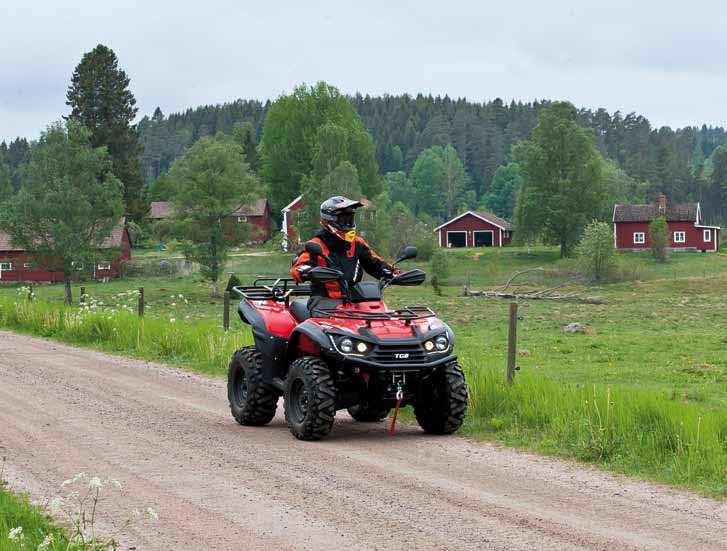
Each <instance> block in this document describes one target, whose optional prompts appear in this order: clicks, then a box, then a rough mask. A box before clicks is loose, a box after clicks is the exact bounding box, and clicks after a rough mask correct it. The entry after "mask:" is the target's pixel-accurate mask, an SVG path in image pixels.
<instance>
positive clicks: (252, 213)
mask: <svg viewBox="0 0 727 551" xmlns="http://www.w3.org/2000/svg"><path fill="white" fill-rule="evenodd" d="M171 212H172V204H171V203H170V202H169V201H153V202H152V203H151V210H150V212H149V218H150V219H151V220H152V221H154V222H156V221H159V220H163V219H165V218H168V217H169V216H170V215H171ZM242 223H247V224H249V225H250V227H251V232H250V236H249V239H248V241H249V242H251V243H264V242H265V241H268V240H269V239H270V235H271V231H270V228H271V225H272V218H271V217H270V203H268V200H267V199H265V198H263V199H258V200H256V201H254V202H252V203H248V204H246V205H240V206H239V207H238V208H237V209H236V210H235V211H234V212H233V213H231V214H230V215H229V216H228V217H227V220H226V222H225V224H226V225H225V228H226V230H225V231H226V232H227V229H230V228H233V227H234V225H235V224H242ZM230 233H232V232H230Z"/></svg>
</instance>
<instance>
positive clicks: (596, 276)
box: [576, 220, 616, 281]
mask: <svg viewBox="0 0 727 551" xmlns="http://www.w3.org/2000/svg"><path fill="white" fill-rule="evenodd" d="M576 254H577V256H578V261H579V265H580V268H581V270H582V271H583V273H584V274H585V275H586V276H587V277H588V278H590V279H592V280H595V281H605V280H606V279H608V277H609V275H610V274H611V272H612V271H613V269H614V267H615V266H616V250H615V248H614V246H613V230H612V228H611V225H610V224H607V223H606V222H598V221H595V220H594V221H593V222H591V223H590V224H588V226H586V229H585V231H584V232H583V239H581V242H580V243H579V244H578V247H577V248H576Z"/></svg>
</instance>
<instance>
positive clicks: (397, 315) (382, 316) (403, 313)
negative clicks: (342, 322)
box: [315, 306, 437, 323]
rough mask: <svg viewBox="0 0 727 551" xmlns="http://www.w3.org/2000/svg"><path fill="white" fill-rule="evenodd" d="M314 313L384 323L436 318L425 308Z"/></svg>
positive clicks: (323, 310)
mask: <svg viewBox="0 0 727 551" xmlns="http://www.w3.org/2000/svg"><path fill="white" fill-rule="evenodd" d="M315 312H316V313H321V314H325V315H327V316H328V317H331V318H346V319H355V320H364V321H367V322H371V321H386V320H402V321H405V322H407V323H409V322H411V321H413V320H418V319H424V318H433V317H436V315H437V314H435V313H434V312H433V311H432V309H431V308H429V307H427V306H406V307H404V308H400V309H399V310H389V311H388V312H371V311H368V312H362V311H361V310H341V309H338V308H316V310H315Z"/></svg>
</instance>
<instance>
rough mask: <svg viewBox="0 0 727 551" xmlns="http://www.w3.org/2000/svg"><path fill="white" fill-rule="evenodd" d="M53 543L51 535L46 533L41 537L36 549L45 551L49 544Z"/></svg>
mask: <svg viewBox="0 0 727 551" xmlns="http://www.w3.org/2000/svg"><path fill="white" fill-rule="evenodd" d="M51 543H53V535H52V534H48V535H47V536H46V537H45V538H43V541H42V542H40V543H39V544H38V551H46V549H48V548H49V547H50V544H51Z"/></svg>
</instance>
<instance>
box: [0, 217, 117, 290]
mask: <svg viewBox="0 0 727 551" xmlns="http://www.w3.org/2000/svg"><path fill="white" fill-rule="evenodd" d="M101 249H102V250H107V249H118V251H119V252H118V254H117V255H116V257H115V258H114V259H113V260H111V261H99V262H98V263H97V264H96V265H95V266H94V267H93V278H94V279H104V278H110V277H116V276H118V275H119V270H120V268H121V264H122V263H123V262H126V261H128V260H131V240H130V239H129V232H128V230H127V229H126V220H125V219H124V218H122V219H121V220H119V223H118V224H116V226H114V229H113V230H112V231H111V235H110V236H109V237H108V238H106V240H105V241H104V242H103V244H102V245H101ZM17 281H24V282H43V283H55V282H60V281H63V274H62V273H60V272H51V271H48V270H46V269H44V268H42V267H40V266H38V264H37V263H36V262H34V260H33V255H32V254H31V253H28V252H26V251H25V250H23V249H22V248H20V247H17V246H15V245H14V244H13V242H12V239H11V238H10V236H9V235H7V234H5V233H1V232H0V283H8V282H17Z"/></svg>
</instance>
